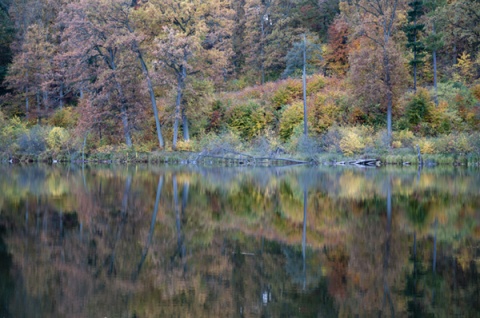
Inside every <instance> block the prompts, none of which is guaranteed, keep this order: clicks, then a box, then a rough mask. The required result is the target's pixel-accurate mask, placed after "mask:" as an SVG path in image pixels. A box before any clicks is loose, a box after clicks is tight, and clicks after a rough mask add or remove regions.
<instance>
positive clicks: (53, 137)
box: [47, 127, 70, 151]
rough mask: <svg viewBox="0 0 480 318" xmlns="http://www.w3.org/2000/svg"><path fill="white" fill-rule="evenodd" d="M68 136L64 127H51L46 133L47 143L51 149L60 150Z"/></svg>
mask: <svg viewBox="0 0 480 318" xmlns="http://www.w3.org/2000/svg"><path fill="white" fill-rule="evenodd" d="M69 138H70V134H69V133H68V131H67V130H66V129H65V128H62V127H53V128H52V130H50V132H49V133H48V137H47V143H48V146H49V147H50V149H52V150H53V151H60V150H61V149H62V148H64V147H65V146H66V144H67V142H68V140H69Z"/></svg>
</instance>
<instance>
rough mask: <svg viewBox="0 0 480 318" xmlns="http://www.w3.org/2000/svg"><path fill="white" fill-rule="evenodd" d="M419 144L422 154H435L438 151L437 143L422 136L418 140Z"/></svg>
mask: <svg viewBox="0 0 480 318" xmlns="http://www.w3.org/2000/svg"><path fill="white" fill-rule="evenodd" d="M418 146H419V147H420V152H421V153H422V154H433V153H435V152H436V149H435V145H434V143H433V141H432V140H430V139H426V138H421V139H419V140H418Z"/></svg>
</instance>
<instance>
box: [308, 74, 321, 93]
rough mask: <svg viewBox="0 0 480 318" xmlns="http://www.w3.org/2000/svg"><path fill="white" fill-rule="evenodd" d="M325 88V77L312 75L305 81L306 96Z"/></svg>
mask: <svg viewBox="0 0 480 318" xmlns="http://www.w3.org/2000/svg"><path fill="white" fill-rule="evenodd" d="M324 87H325V77H323V76H322V75H314V76H312V77H311V78H310V79H309V80H308V81H307V95H311V94H314V93H317V92H319V91H320V90H321V89H322V88H324Z"/></svg>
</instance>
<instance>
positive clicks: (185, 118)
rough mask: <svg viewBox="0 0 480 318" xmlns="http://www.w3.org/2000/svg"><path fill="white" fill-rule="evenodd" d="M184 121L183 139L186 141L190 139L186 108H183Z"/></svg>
mask: <svg viewBox="0 0 480 318" xmlns="http://www.w3.org/2000/svg"><path fill="white" fill-rule="evenodd" d="M182 121H183V139H184V140H185V141H189V140H190V133H189V131H188V118H187V115H185V109H182Z"/></svg>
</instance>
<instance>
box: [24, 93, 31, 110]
mask: <svg viewBox="0 0 480 318" xmlns="http://www.w3.org/2000/svg"><path fill="white" fill-rule="evenodd" d="M29 106H30V103H29V100H28V87H25V111H26V112H27V113H28V109H29Z"/></svg>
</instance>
